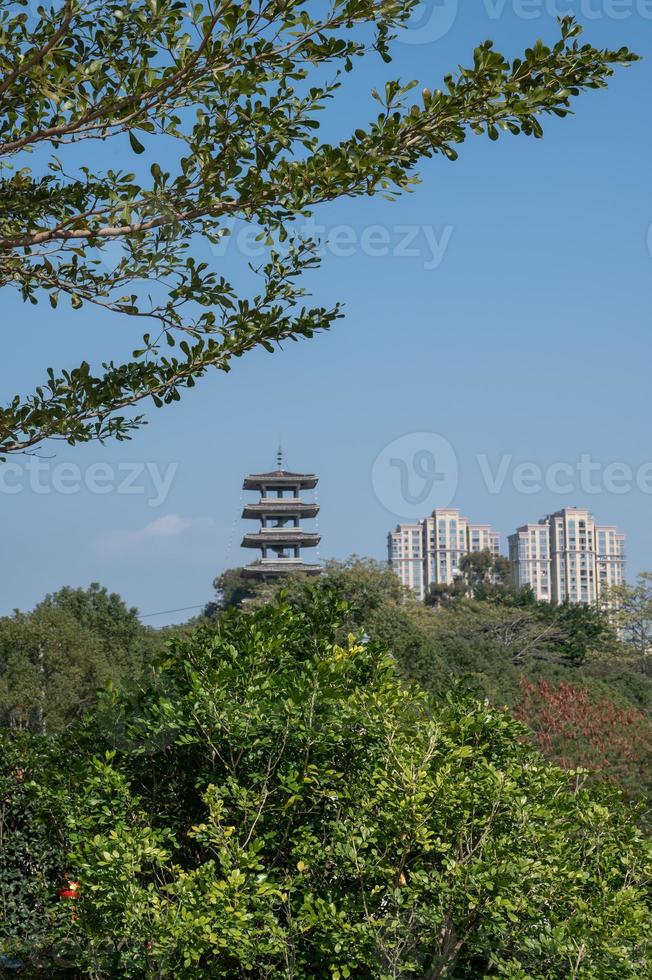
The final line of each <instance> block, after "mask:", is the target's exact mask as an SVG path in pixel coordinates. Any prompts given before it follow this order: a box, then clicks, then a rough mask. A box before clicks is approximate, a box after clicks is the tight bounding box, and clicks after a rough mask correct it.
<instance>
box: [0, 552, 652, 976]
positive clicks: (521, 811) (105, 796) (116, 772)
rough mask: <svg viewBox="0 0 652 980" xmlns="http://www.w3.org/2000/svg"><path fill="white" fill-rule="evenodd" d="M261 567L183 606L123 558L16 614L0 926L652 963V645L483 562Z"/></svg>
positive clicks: (7, 932) (2, 939) (259, 966)
mask: <svg viewBox="0 0 652 980" xmlns="http://www.w3.org/2000/svg"><path fill="white" fill-rule="evenodd" d="M467 586H468V587H467V588H466V589H457V590H455V592H451V593H450V594H438V595H434V596H430V597H429V601H428V603H427V604H423V603H416V602H414V601H411V600H410V599H409V597H408V596H406V595H405V594H404V592H403V590H402V587H401V585H400V583H399V582H398V580H397V579H396V578H395V576H394V575H393V574H392V573H391V571H390V570H389V569H388V568H387V567H386V566H384V565H381V564H379V563H376V562H373V561H370V560H364V559H357V558H352V559H350V560H349V561H347V562H345V563H336V562H331V563H329V564H328V565H327V566H326V569H325V572H324V574H323V575H322V576H321V577H320V578H319V579H318V580H317V582H316V583H307V582H306V581H305V580H303V579H302V578H301V577H297V578H292V577H289V578H287V579H285V580H283V582H282V583H281V584H278V583H277V584H257V583H255V582H254V583H252V580H251V579H247V578H245V577H244V576H243V575H242V573H241V571H240V570H237V569H236V570H231V571H229V572H226V573H224V574H223V575H221V576H220V577H219V578H218V579H217V580H216V582H215V587H216V595H215V600H214V601H213V602H211V603H209V604H208V605H207V606H206V608H205V609H204V611H203V613H202V614H201V615H200V616H199V617H197V618H196V619H195V620H192V621H190V622H188V623H185V624H183V625H180V626H177V627H168V628H166V629H163V630H153V629H151V628H147V627H145V626H143V625H142V624H141V622H140V621H139V619H138V616H137V613H136V611H135V610H133V609H129V608H127V606H126V605H125V604H124V603H123V602H122V600H121V599H120V598H119V597H118V596H116V595H111V594H109V593H108V592H107V591H106V590H105V589H103V588H101V587H100V586H98V585H92V586H91V587H90V588H89V589H87V590H81V589H70V588H66V589H62V590H61V591H60V592H58V593H56V594H54V595H50V596H48V597H46V598H45V599H44V600H43V602H41V603H39V605H38V606H37V607H36V608H35V609H34V610H33V611H32V612H29V613H15V614H14V615H13V616H11V617H6V618H4V619H2V620H0V698H1V699H0V712H1V715H0V717H1V720H2V724H3V726H4V727H3V729H2V732H1V733H0V790H1V792H0V798H1V800H2V803H1V806H0V835H1V836H2V842H3V847H2V864H1V867H0V954H1V955H2V963H3V965H4V967H5V968H6V969H15V970H16V971H18V972H19V974H20V975H24V976H58V975H61V976H79V975H88V976H93V977H104V976H107V977H108V976H131V977H143V976H174V977H177V976H180V977H204V976H215V977H228V978H235V977H244V976H252V977H266V976H280V975H282V976H295V977H305V978H308V977H324V978H330V980H338V978H340V977H368V978H372V977H378V978H385V977H387V978H389V977H399V976H412V975H414V976H420V977H444V976H450V977H461V978H462V977H479V976H487V977H489V976H503V977H510V978H513V980H516V978H526V977H527V978H529V977H535V978H541V980H544V978H546V980H547V978H550V977H559V978H562V977H568V976H574V977H595V978H602V977H614V978H616V977H618V978H620V977H631V978H634V977H637V978H638V977H641V976H647V975H649V972H650V967H651V965H652V949H651V940H650V936H651V935H652V930H651V929H650V909H649V906H648V904H647V901H648V899H647V897H646V896H647V889H648V887H649V881H650V862H649V841H648V837H647V834H648V832H649V826H650V819H649V800H650V794H651V792H652V785H651V783H652V780H651V778H650V768H651V767H650V762H651V759H652V718H651V712H652V671H651V670H650V667H649V663H648V660H647V656H646V653H645V648H644V647H641V644H640V642H638V641H637V637H640V635H641V629H642V627H643V626H644V623H643V619H644V616H645V615H647V613H648V611H649V607H648V606H647V605H646V602H647V600H648V598H649V596H648V592H649V589H648V582H647V580H646V579H642V580H641V583H640V585H639V586H637V587H636V588H638V589H639V592H638V593H636V594H635V592H636V590H635V589H632V590H631V594H630V604H629V606H627V607H626V604H625V603H623V605H622V611H623V613H622V614H623V616H624V610H625V608H627V609H628V615H629V619H628V620H627V622H628V623H629V625H628V626H627V625H626V623H625V621H624V619H623V621H622V622H621V623H620V625H619V626H618V629H616V628H615V627H614V624H613V622H610V621H609V620H608V619H607V618H605V617H604V616H603V615H602V614H600V613H599V612H598V611H596V610H595V609H592V608H584V607H570V606H569V607H558V608H555V607H552V606H550V605H549V604H543V603H538V602H536V600H535V599H534V598H533V596H532V595H531V593H529V592H514V591H513V590H511V589H510V588H509V587H508V586H506V585H505V584H500V583H499V584H496V582H495V581H487V580H486V576H476V577H475V578H474V577H473V575H471V574H469V577H468V582H467Z"/></svg>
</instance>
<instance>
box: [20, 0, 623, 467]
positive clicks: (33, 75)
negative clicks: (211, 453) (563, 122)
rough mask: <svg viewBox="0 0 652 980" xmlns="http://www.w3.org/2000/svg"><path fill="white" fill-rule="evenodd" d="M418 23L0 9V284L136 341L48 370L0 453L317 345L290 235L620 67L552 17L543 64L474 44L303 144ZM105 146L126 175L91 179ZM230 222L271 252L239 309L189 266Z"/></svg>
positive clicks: (71, 437) (147, 6)
mask: <svg viewBox="0 0 652 980" xmlns="http://www.w3.org/2000/svg"><path fill="white" fill-rule="evenodd" d="M415 5H416V0H331V2H330V3H327V4H323V5H319V7H318V8H317V9H315V7H314V5H313V4H311V3H308V2H306V0H254V2H250V0H247V2H241V3H240V2H237V3H236V2H231V0H225V2H223V0H200V2H197V3H195V2H190V0H125V2H122V3H119V4H118V3H106V2H104V0H64V2H63V3H60V4H58V5H55V6H52V7H50V8H46V7H37V8H36V11H34V8H33V7H31V6H30V5H29V3H28V0H0V40H1V44H2V54H1V55H0V58H1V64H2V69H3V77H2V81H0V285H4V286H8V287H15V288H16V289H17V290H18V291H19V293H20V295H21V297H22V299H23V300H24V301H26V302H29V303H34V304H36V303H38V302H40V301H41V300H43V299H44V298H47V299H48V300H49V302H50V304H51V305H52V306H53V307H57V306H58V305H59V304H61V303H64V305H65V308H66V310H68V309H72V310H73V311H81V310H84V311H86V312H87V311H88V310H89V308H92V307H94V306H95V307H98V308H100V309H102V310H104V311H108V312H115V313H117V314H120V315H122V316H126V317H127V318H128V319H129V320H130V322H131V323H132V324H134V325H135V326H136V327H137V328H140V326H141V325H145V327H144V328H145V330H146V332H145V333H144V335H143V336H142V340H140V339H139V338H138V337H136V338H133V339H132V341H131V343H130V347H136V350H134V351H133V354H132V355H131V357H127V358H126V359H122V355H120V356H116V357H115V358H114V359H112V360H109V361H107V362H106V363H104V364H103V365H102V367H101V369H97V368H92V367H91V366H90V365H89V364H88V362H86V361H81V362H80V363H78V364H77V365H73V366H72V367H69V368H65V369H64V368H57V369H52V368H51V369H49V370H48V372H47V376H46V377H45V378H44V379H43V380H42V381H41V383H40V385H38V386H37V387H36V389H35V391H34V392H33V394H28V395H26V396H22V395H19V394H17V395H16V396H15V397H13V398H11V399H10V400H9V401H8V404H7V405H6V406H5V407H4V408H3V409H2V410H1V411H0V452H4V453H10V452H14V451H23V450H29V449H31V448H33V447H34V446H37V445H38V444H39V443H41V442H42V441H43V440H45V439H65V440H67V441H68V442H69V443H71V444H72V443H76V442H80V441H85V440H89V439H95V438H98V439H104V438H107V437H110V436H114V437H117V438H119V439H120V438H126V437H128V436H129V434H130V433H131V432H132V431H133V429H134V428H135V427H137V426H138V425H139V424H140V423H141V422H142V416H140V415H134V414H133V411H132V407H133V406H135V405H138V403H140V402H141V401H143V399H150V400H151V401H153V403H154V404H155V405H157V406H160V405H162V404H164V403H169V402H173V401H176V400H178V399H179V397H180V392H181V391H182V390H183V389H184V388H186V387H190V386H192V385H194V383H195V381H196V380H197V379H198V378H200V377H201V376H203V375H204V374H205V373H206V372H207V371H208V370H209V369H210V368H217V369H219V370H224V371H226V370H229V369H230V367H231V363H232V361H233V359H234V358H237V357H240V356H242V355H243V354H245V353H246V352H248V351H250V350H252V349H254V348H256V347H259V346H262V347H264V348H266V349H267V350H270V351H272V350H274V349H275V348H276V346H277V345H278V344H280V343H281V342H282V341H283V340H286V339H297V338H300V337H311V336H312V335H313V334H314V333H315V332H317V331H320V330H324V329H327V328H328V327H330V325H331V324H332V323H333V321H334V320H335V319H336V318H337V317H339V316H340V312H341V311H340V307H339V306H338V305H334V306H331V307H326V306H314V307H311V306H309V305H306V303H305V293H304V289H303V287H302V285H301V280H302V274H303V273H304V272H305V271H306V270H308V269H312V268H313V267H315V266H316V265H317V264H318V257H317V255H316V254H315V253H316V242H314V241H311V240H309V239H305V238H302V237H301V235H300V234H299V233H298V232H297V231H296V225H295V224H294V222H295V219H297V218H298V217H300V216H305V215H307V214H309V213H310V212H311V209H312V208H313V207H315V206H316V205H318V204H321V203H324V202H327V201H332V200H334V199H337V198H340V197H345V196H346V197H355V196H360V195H373V194H376V193H381V192H382V193H385V194H387V193H389V194H391V193H393V192H396V191H402V190H405V189H409V188H410V187H411V186H412V185H413V184H414V182H415V180H416V177H415V172H414V168H415V166H416V165H417V164H418V163H419V161H420V160H422V159H423V158H426V157H431V156H433V155H434V154H441V155H443V156H445V157H447V158H449V159H454V158H455V157H456V155H457V147H458V146H459V144H461V143H462V142H464V140H465V139H466V137H467V135H468V134H469V133H480V134H486V135H488V136H489V137H490V139H492V140H495V139H497V138H498V137H499V135H500V133H501V132H503V131H505V132H508V133H513V134H518V133H524V134H526V135H530V136H534V137H540V136H541V135H542V117H543V116H544V115H546V114H554V115H557V116H565V115H566V114H567V113H568V112H569V111H570V105H571V101H572V99H573V98H574V97H575V96H577V95H578V94H579V93H580V92H581V91H583V90H585V89H590V88H599V87H602V86H604V85H605V84H606V82H607V80H608V78H609V77H610V75H611V74H612V73H613V70H614V67H615V66H616V65H626V64H628V63H629V62H631V61H632V60H634V56H633V55H632V54H631V53H630V52H629V51H627V50H626V49H621V50H619V51H609V50H605V51H603V50H598V49H596V48H594V47H592V46H591V45H588V44H581V43H580V42H579V41H578V35H579V33H580V28H579V27H578V26H577V24H575V22H574V21H573V20H572V18H569V17H566V18H564V19H563V20H562V21H561V38H560V40H559V41H558V42H557V43H556V44H554V46H552V47H548V46H546V45H545V44H544V43H543V42H541V41H538V42H537V43H536V44H535V45H533V46H532V47H531V48H529V49H528V50H527V51H526V52H525V53H524V55H523V56H522V57H520V58H518V59H516V60H515V61H513V62H509V61H508V60H507V59H505V58H504V57H503V56H502V55H501V54H499V53H498V52H496V51H494V49H493V47H492V44H491V42H489V41H487V42H485V43H484V44H482V45H480V46H479V47H478V48H477V49H476V51H475V53H474V57H473V63H472V65H470V66H469V67H465V68H462V69H461V70H460V71H459V72H458V73H457V74H455V75H452V74H451V75H447V76H446V77H445V79H444V82H443V85H442V87H441V88H436V89H434V90H430V89H424V90H423V92H422V94H421V96H420V97H419V98H418V99H417V98H415V96H414V95H411V94H410V93H411V92H412V90H413V87H414V85H415V84H416V83H415V82H408V83H407V84H404V83H402V82H401V81H399V80H389V81H388V82H387V83H386V85H385V87H384V89H383V91H381V92H374V93H373V95H374V97H375V98H376V100H377V102H378V103H379V105H380V109H379V112H378V114H377V115H376V117H375V119H373V120H372V121H371V122H368V123H366V122H361V125H360V126H359V127H358V128H356V129H355V131H354V133H353V134H352V135H350V136H346V137H344V138H343V139H342V140H341V141H340V142H336V143H328V142H325V141H323V140H322V139H320V137H319V135H318V129H319V116H320V113H321V112H322V111H323V110H324V109H326V108H327V107H328V106H329V104H330V103H331V101H332V100H333V98H334V97H335V96H336V94H337V91H338V89H339V87H340V86H341V85H342V80H343V77H344V75H345V74H346V73H347V72H349V71H351V70H352V69H353V68H354V65H355V64H356V62H357V59H358V58H359V57H361V56H363V55H365V54H366V53H368V52H369V51H370V50H371V49H375V50H376V51H377V52H378V53H379V54H380V55H381V56H382V57H383V58H384V60H386V61H388V60H389V42H390V40H391V38H392V36H393V34H394V33H395V32H396V31H397V30H398V29H400V28H401V27H402V26H403V25H404V23H405V21H406V20H407V18H408V17H409V16H410V13H411V12H412V10H413V8H414V7H415ZM325 68H326V69H327V71H325V70H324V69H325ZM108 144H110V145H111V146H112V147H113V146H115V147H117V148H118V150H119V152H120V155H121V157H122V158H123V159H124V160H125V163H124V165H123V166H121V167H119V168H116V169H114V168H111V167H109V166H105V165H103V162H102V153H103V149H104V147H105V146H106V145H108ZM146 164H147V165H146ZM234 219H242V220H244V221H246V222H248V223H250V224H252V225H254V226H255V227H256V228H259V229H260V231H261V235H262V238H263V240H264V241H265V242H266V243H267V246H268V252H267V257H266V259H264V260H263V261H262V263H261V267H260V268H259V269H258V270H257V272H258V274H259V285H258V286H257V287H255V288H253V289H252V290H251V292H249V293H247V292H246V291H245V292H238V290H237V289H236V288H235V287H234V286H233V285H232V284H231V283H230V282H229V281H227V279H226V278H225V277H224V275H223V274H222V273H221V271H220V269H219V268H217V267H216V265H215V263H213V262H207V261H205V259H204V258H199V257H197V254H196V251H195V250H194V249H193V247H192V246H193V242H194V240H196V239H198V238H202V239H203V240H204V241H205V242H206V243H208V244H213V245H214V244H217V243H219V242H220V241H221V239H222V238H223V237H224V236H225V235H226V234H227V233H228V228H229V222H230V221H233V220H234ZM111 244H112V245H113V247H114V249H117V254H116V252H115V251H110V250H109V245H111ZM77 315H78V316H79V315H83V314H80V313H77ZM147 325H149V326H147Z"/></svg>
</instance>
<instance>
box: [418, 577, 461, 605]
mask: <svg viewBox="0 0 652 980" xmlns="http://www.w3.org/2000/svg"><path fill="white" fill-rule="evenodd" d="M467 593H468V585H467V583H466V582H465V581H464V579H463V578H456V579H455V580H454V581H453V582H450V583H448V582H437V583H435V584H434V585H431V586H430V588H429V589H428V591H427V593H426V595H425V598H424V602H425V604H426V605H427V606H446V605H449V604H450V603H451V602H455V600H456V599H461V598H462V597H463V596H465V595H467Z"/></svg>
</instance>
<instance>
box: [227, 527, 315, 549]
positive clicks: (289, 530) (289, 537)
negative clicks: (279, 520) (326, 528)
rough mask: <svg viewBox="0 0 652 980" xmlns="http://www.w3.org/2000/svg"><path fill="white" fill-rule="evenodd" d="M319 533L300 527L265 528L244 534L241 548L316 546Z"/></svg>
mask: <svg viewBox="0 0 652 980" xmlns="http://www.w3.org/2000/svg"><path fill="white" fill-rule="evenodd" d="M320 540H321V539H320V536H319V534H314V533H313V532H311V531H302V530H301V528H300V527H278V528H266V529H265V530H263V531H260V532H259V533H258V534H245V536H244V538H243V539H242V544H241V545H240V547H241V548H261V547H263V546H267V547H269V548H275V547H289V548H291V547H300V548H316V547H317V545H318V544H319V542H320Z"/></svg>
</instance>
